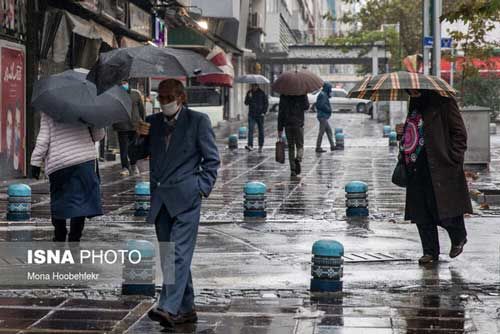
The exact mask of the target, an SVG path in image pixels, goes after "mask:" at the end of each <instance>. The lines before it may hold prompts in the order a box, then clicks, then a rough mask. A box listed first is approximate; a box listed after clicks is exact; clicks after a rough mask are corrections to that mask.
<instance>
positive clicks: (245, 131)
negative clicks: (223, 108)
mask: <svg viewBox="0 0 500 334" xmlns="http://www.w3.org/2000/svg"><path fill="white" fill-rule="evenodd" d="M247 135H248V129H247V128H246V127H244V126H242V127H240V128H239V129H238V139H247Z"/></svg>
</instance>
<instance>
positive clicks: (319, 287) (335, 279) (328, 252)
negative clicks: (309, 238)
mask: <svg viewBox="0 0 500 334" xmlns="http://www.w3.org/2000/svg"><path fill="white" fill-rule="evenodd" d="M343 256H344V246H342V244H341V243H340V242H338V241H335V240H319V241H316V242H315V243H314V245H313V248H312V263H311V276H312V278H311V292H339V291H342V276H343V264H344V259H343V258H342V257H343Z"/></svg>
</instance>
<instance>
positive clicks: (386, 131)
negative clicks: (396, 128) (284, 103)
mask: <svg viewBox="0 0 500 334" xmlns="http://www.w3.org/2000/svg"><path fill="white" fill-rule="evenodd" d="M383 131H384V138H387V137H389V134H390V133H391V127H390V126H389V125H384V130H383Z"/></svg>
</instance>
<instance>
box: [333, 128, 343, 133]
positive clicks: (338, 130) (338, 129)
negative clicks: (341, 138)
mask: <svg viewBox="0 0 500 334" xmlns="http://www.w3.org/2000/svg"><path fill="white" fill-rule="evenodd" d="M337 133H344V130H343V129H342V128H335V134H337Z"/></svg>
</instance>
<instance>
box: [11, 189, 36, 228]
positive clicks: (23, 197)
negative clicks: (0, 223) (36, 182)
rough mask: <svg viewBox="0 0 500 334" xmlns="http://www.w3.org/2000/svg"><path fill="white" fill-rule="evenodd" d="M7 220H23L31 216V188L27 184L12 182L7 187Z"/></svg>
mask: <svg viewBox="0 0 500 334" xmlns="http://www.w3.org/2000/svg"><path fill="white" fill-rule="evenodd" d="M7 195H8V196H9V202H8V204H7V220H8V221H23V220H29V219H30V218H31V188H30V186H28V185H27V184H22V183H18V184H11V185H10V186H9V187H8V188H7Z"/></svg>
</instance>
